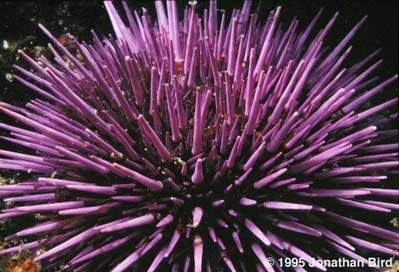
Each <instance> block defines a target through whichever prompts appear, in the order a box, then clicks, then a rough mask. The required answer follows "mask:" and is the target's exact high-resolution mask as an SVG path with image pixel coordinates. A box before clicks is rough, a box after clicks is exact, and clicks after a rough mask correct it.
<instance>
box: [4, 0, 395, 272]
mask: <svg viewBox="0 0 399 272" xmlns="http://www.w3.org/2000/svg"><path fill="white" fill-rule="evenodd" d="M122 3H123V6H124V9H125V11H126V14H127V19H128V25H125V24H124V22H123V20H122V19H121V18H120V17H119V15H118V13H117V12H116V9H115V8H114V6H113V4H112V2H105V6H106V9H107V11H108V13H109V15H110V18H111V22H112V24H113V26H114V30H115V33H116V37H117V38H116V39H113V38H111V37H110V38H105V39H104V40H103V41H100V39H99V38H98V37H97V36H96V34H95V33H93V37H94V40H93V43H92V44H91V45H89V44H86V43H79V42H78V41H77V40H76V39H75V38H74V37H73V36H72V35H68V38H69V39H70V40H71V41H72V42H73V43H74V44H75V46H76V50H77V51H78V52H79V54H80V55H81V56H82V58H83V61H82V62H80V61H79V60H78V59H77V58H76V57H75V56H74V55H73V54H72V53H71V52H69V51H68V50H67V49H66V48H65V47H64V46H63V45H61V44H60V43H59V42H58V41H57V40H56V39H55V38H54V37H53V36H52V35H51V34H50V33H49V32H48V30H46V29H45V28H44V27H43V26H40V27H41V28H42V29H43V31H44V32H45V33H46V34H47V35H48V36H49V38H50V39H51V41H52V43H53V45H55V48H53V47H52V46H50V50H51V51H52V53H53V55H54V61H53V62H50V61H49V60H48V59H47V58H45V57H44V56H43V57H40V58H39V59H38V60H33V59H31V58H30V57H29V56H27V55H26V54H25V53H23V52H21V55H22V57H23V58H24V59H26V60H27V61H28V62H29V63H30V64H31V65H32V67H33V68H34V70H35V73H32V72H30V71H28V70H25V69H24V68H21V67H19V66H16V69H17V70H18V71H19V72H20V73H21V74H23V75H25V76H27V77H28V78H30V79H31V80H33V81H35V82H36V83H35V84H32V83H30V82H28V81H26V80H25V79H23V78H22V77H20V76H17V75H16V76H15V78H16V79H17V80H19V81H20V82H21V83H23V84H24V85H26V86H27V87H29V88H31V89H33V90H35V91H37V92H38V93H39V94H40V95H42V96H43V99H35V100H33V101H31V102H30V103H28V104H27V105H26V107H25V108H20V107H15V106H12V105H9V104H6V103H1V105H0V110H1V111H2V112H4V113H6V114H8V115H9V116H11V117H13V118H15V119H16V120H18V121H20V122H21V123H23V124H24V125H25V126H24V127H22V128H20V127H16V126H11V125H7V124H0V127H2V128H4V129H6V130H8V131H10V132H11V134H12V136H13V137H5V136H3V137H2V138H3V139H4V140H7V141H10V142H12V143H15V144H17V145H21V146H23V147H25V148H27V149H30V150H33V151H34V152H28V151H26V152H27V153H20V152H13V151H8V150H0V155H1V156H2V157H3V158H2V159H0V168H3V169H11V170H17V171H28V173H29V175H28V177H27V179H26V180H25V181H22V182H19V183H17V184H13V185H2V186H1V187H0V194H1V195H2V196H4V197H5V199H4V200H5V202H6V203H10V205H9V207H7V208H6V209H4V210H3V211H2V214H0V218H2V219H4V218H12V217H16V216H26V215H29V214H38V216H37V217H38V220H39V222H38V223H37V224H36V225H34V226H29V227H27V228H26V229H22V230H19V231H18V232H16V234H15V235H12V236H9V237H7V239H13V238H17V237H28V239H29V240H30V242H28V243H26V244H24V245H23V247H22V248H24V249H41V248H43V247H45V248H46V249H47V251H45V252H44V253H42V254H40V255H39V256H38V257H37V258H36V259H37V260H38V261H43V264H44V267H45V270H48V269H50V268H51V266H58V265H62V266H63V267H64V269H70V270H73V271H109V270H112V271H123V270H126V269H128V268H129V267H136V268H137V269H136V270H138V271H143V270H147V271H154V270H156V269H157V268H158V269H159V270H160V271H163V270H172V271H188V270H190V271H191V270H193V271H201V270H206V269H207V270H217V271H219V270H231V271H256V270H258V271H264V270H267V271H274V270H278V271H287V270H289V268H287V267H283V268H281V267H280V265H281V263H279V262H278V261H277V259H278V258H280V257H286V256H288V257H299V258H303V260H304V261H306V262H311V260H312V258H316V259H324V258H329V259H331V258H332V256H344V257H346V258H348V259H356V260H365V259H364V257H365V255H364V252H362V251H361V250H362V248H365V249H368V250H371V251H373V252H378V253H382V254H386V255H387V256H390V255H398V254H399V252H398V251H397V244H398V242H399V235H398V234H397V232H395V231H394V230H389V229H388V227H385V228H382V227H380V226H378V224H376V223H370V222H369V221H370V216H369V213H374V212H375V213H383V214H386V213H389V212H391V211H392V210H397V209H398V204H396V203H394V201H395V200H396V199H395V198H397V197H398V193H399V191H398V189H397V187H395V186H394V185H393V184H390V183H389V180H386V179H387V177H390V176H392V175H394V174H397V167H398V160H397V155H398V154H397V147H398V143H397V139H396V137H394V136H396V135H397V126H396V124H394V125H392V123H393V122H396V121H397V113H394V114H391V113H390V112H389V108H391V107H392V106H393V105H394V104H395V103H397V99H396V98H395V99H391V100H388V101H386V102H384V103H381V104H379V105H377V106H373V107H370V106H369V105H368V104H367V103H366V102H367V101H368V100H369V99H370V98H371V97H372V96H375V95H376V94H378V93H380V92H381V91H382V90H383V89H384V88H385V87H386V86H387V85H389V84H391V83H393V82H394V81H396V78H397V77H396V76H394V77H391V78H389V79H387V80H385V81H384V82H382V83H380V84H379V85H376V84H374V81H375V79H374V78H371V79H368V76H369V75H370V74H371V73H372V72H373V70H374V69H375V68H376V67H377V66H378V65H379V64H380V62H381V61H378V62H376V63H374V64H372V65H371V66H369V67H368V68H364V67H365V66H366V65H368V63H369V62H370V61H371V60H372V59H373V58H374V57H375V55H376V54H375V53H373V54H371V55H370V56H368V57H367V58H365V59H364V60H362V61H361V62H359V63H357V64H355V65H354V66H352V67H350V68H348V69H346V68H342V64H343V61H344V60H345V58H346V57H347V55H348V54H349V53H350V50H351V47H350V46H348V43H349V41H350V39H351V38H352V36H353V35H354V34H355V32H356V31H357V30H358V28H359V27H360V26H361V24H362V23H363V22H364V19H365V18H363V19H362V20H361V21H360V22H359V23H358V24H357V25H356V26H355V27H354V28H353V29H352V30H351V31H350V32H349V34H348V35H347V36H345V38H344V39H343V40H342V41H341V42H340V43H339V44H338V45H337V46H336V47H335V48H334V49H333V50H330V51H329V50H325V49H324V47H323V45H322V42H323V40H324V38H325V36H326V35H327V33H328V31H329V30H330V28H331V27H332V24H333V23H334V21H335V20H336V18H337V15H335V16H334V17H333V18H332V19H331V20H330V22H329V23H328V24H327V26H326V27H324V28H323V29H322V30H321V31H319V32H318V33H317V34H316V36H315V37H314V38H310V35H311V34H312V32H313V31H312V30H313V28H314V25H315V23H316V21H317V19H318V17H319V16H320V13H319V14H317V15H316V17H315V19H314V20H313V21H312V22H311V23H310V24H309V26H308V27H307V28H306V29H305V30H304V31H303V32H300V33H298V32H297V25H298V21H297V20H296V19H294V20H293V21H292V23H291V24H290V26H289V27H288V30H287V31H283V29H282V27H281V25H279V24H278V22H277V21H278V17H279V14H280V8H277V9H276V10H275V11H273V12H271V13H270V16H269V18H268V20H267V22H266V24H265V25H263V24H261V23H259V22H258V20H257V13H254V14H251V13H250V7H251V1H245V2H244V6H243V8H242V10H241V11H238V10H235V11H234V12H233V14H232V16H231V20H230V22H229V23H228V22H227V17H226V16H225V14H224V12H222V13H221V14H220V13H217V11H216V1H210V8H209V10H206V11H205V12H204V16H203V18H202V19H201V18H200V17H199V16H198V15H197V13H196V12H195V5H194V6H192V7H191V8H187V9H186V10H185V13H184V20H183V21H182V22H179V20H178V15H177V14H178V13H177V8H176V3H175V2H174V1H167V6H166V7H167V10H166V11H165V9H164V6H163V4H162V2H160V1H156V2H155V5H156V11H157V19H158V20H157V23H152V22H151V20H150V18H149V15H148V14H147V11H146V10H143V15H142V16H140V15H139V14H138V13H137V12H134V13H131V12H130V11H129V9H128V7H127V5H126V3H125V2H122ZM220 15H221V18H220V19H219V20H218V17H219V16H220ZM218 21H220V24H218ZM370 86H372V87H370ZM377 114H378V115H377ZM245 150H248V152H245ZM362 211H365V213H363V212H362ZM20 249H21V247H20V246H16V247H11V248H7V249H3V250H1V251H0V253H1V254H6V253H12V252H17V251H19V250H20ZM362 255H364V256H362ZM267 258H272V259H273V260H274V261H275V264H274V266H273V267H272V266H271V265H270V263H269V261H270V260H271V259H267ZM318 268H320V269H322V270H325V268H324V267H323V266H322V265H319V267H318Z"/></svg>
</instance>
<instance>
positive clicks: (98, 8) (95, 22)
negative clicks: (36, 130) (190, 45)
mask: <svg viewBox="0 0 399 272" xmlns="http://www.w3.org/2000/svg"><path fill="white" fill-rule="evenodd" d="M128 2H130V3H129V5H130V7H131V8H132V9H133V8H140V7H142V6H145V7H146V8H147V9H148V10H149V11H150V14H155V11H154V8H153V6H154V5H153V3H152V1H143V0H134V1H128ZM187 2H188V1H181V0H179V1H178V3H179V6H181V7H183V6H184V5H185V4H186V3H187ZM197 2H198V3H199V7H200V9H201V8H203V7H205V6H207V5H208V1H201V0H199V1H197ZM242 2H243V1H236V0H227V1H226V0H223V1H221V0H220V1H218V8H222V9H226V10H227V11H228V14H229V13H230V12H231V10H232V9H233V8H239V7H241V5H242ZM396 2H397V1H396V0H350V1H349V0H282V1H278V0H264V1H263V3H262V11H261V19H262V20H265V19H266V17H267V14H268V12H269V11H270V10H271V9H273V8H275V7H276V6H278V5H281V6H282V7H283V13H282V17H281V20H280V22H282V23H283V24H285V25H286V26H287V25H288V24H289V22H290V20H291V19H292V18H293V17H294V16H297V18H298V19H299V20H300V27H299V29H300V30H303V29H304V28H305V27H306V25H307V23H308V22H310V20H311V19H312V18H313V16H314V15H315V14H316V13H317V12H318V10H319V9H320V8H321V7H324V12H323V15H322V17H321V20H320V21H319V23H318V25H317V26H318V28H321V27H323V26H324V25H325V24H326V23H327V22H328V20H329V19H330V18H331V17H332V15H333V14H334V13H335V12H336V11H339V12H340V15H339V17H338V20H337V21H336V23H335V25H334V27H333V29H332V30H331V31H330V33H329V35H328V38H327V41H326V44H331V45H335V44H337V43H338V42H339V41H340V39H341V38H342V37H343V36H344V35H345V34H346V33H347V32H348V31H349V30H350V29H351V28H352V26H353V25H354V24H355V23H356V22H357V21H359V20H360V19H361V18H362V17H363V16H364V15H365V14H368V15H369V18H368V19H367V21H366V23H365V24H364V25H363V27H362V28H361V29H360V31H359V32H358V34H357V35H356V36H355V38H354V39H353V40H352V45H353V50H352V52H351V54H350V57H349V58H348V62H347V63H350V62H353V63H355V62H357V61H359V60H361V59H362V58H363V57H365V56H367V55H368V54H369V53H371V52H373V51H374V50H376V49H378V48H382V49H383V51H382V52H381V53H380V57H381V58H383V59H384V63H383V65H382V66H381V67H380V68H379V69H378V71H377V72H376V73H377V75H379V76H380V77H381V78H386V77H388V76H390V75H392V74H395V73H397V70H398V69H397V48H398V47H397V26H396V25H397V3H396ZM254 3H255V4H254V5H253V6H255V5H256V4H257V3H258V1H256V0H255V1H254ZM121 10H122V9H121ZM181 10H182V9H180V11H181ZM39 22H40V23H42V24H44V25H45V26H46V27H47V28H48V29H49V30H50V31H52V33H53V34H54V36H56V37H58V38H60V37H62V35H63V34H64V33H66V32H71V33H73V34H74V35H75V36H77V37H78V38H79V39H85V40H90V39H91V37H90V33H89V30H90V29H95V30H96V31H97V32H98V33H99V34H100V35H101V34H108V33H112V27H111V25H110V22H109V19H108V18H107V14H106V11H105V8H104V6H103V4H102V2H101V1H18V0H14V1H0V100H2V101H7V102H10V103H13V104H20V105H21V104H24V103H26V102H27V101H28V100H29V99H31V98H32V97H34V96H35V95H36V94H35V93H33V92H32V91H30V90H27V89H26V88H25V87H23V86H22V85H21V84H19V83H18V82H11V81H10V80H7V77H9V75H7V73H8V74H12V72H13V71H12V68H11V65H12V64H13V63H19V62H18V60H17V54H16V52H17V50H18V49H21V48H24V49H25V50H26V51H27V52H28V53H30V55H39V54H41V53H42V52H45V51H46V47H47V43H48V39H47V38H46V37H45V36H44V35H43V34H42V33H41V31H40V30H39V29H38V27H37V24H38V23H39ZM4 40H6V41H7V43H8V45H9V47H8V48H4V46H3V45H4ZM1 119H2V118H1V117H0V120H1Z"/></svg>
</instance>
